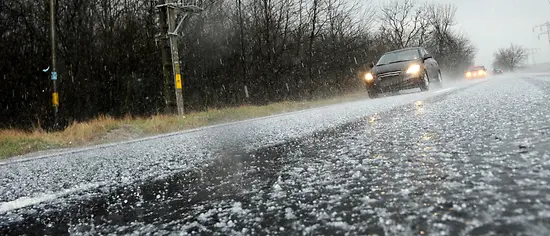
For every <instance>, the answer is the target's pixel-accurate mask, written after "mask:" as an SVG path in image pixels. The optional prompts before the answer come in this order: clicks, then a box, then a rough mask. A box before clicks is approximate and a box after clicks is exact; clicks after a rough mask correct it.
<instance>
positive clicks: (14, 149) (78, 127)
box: [0, 93, 366, 159]
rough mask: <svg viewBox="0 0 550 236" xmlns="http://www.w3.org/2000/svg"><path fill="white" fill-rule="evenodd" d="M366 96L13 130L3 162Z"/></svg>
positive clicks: (3, 145)
mask: <svg viewBox="0 0 550 236" xmlns="http://www.w3.org/2000/svg"><path fill="white" fill-rule="evenodd" d="M365 95H366V94H365V93H353V94H349V95H345V96H341V97H336V98H331V99H322V100H315V101H300V102H291V101H286V102H279V103H273V104H269V105H266V106H240V107H232V108H224V109H211V110H208V111H205V112H195V113H190V114H187V115H186V118H185V119H181V118H179V117H177V116H171V115H155V116H152V117H147V118H131V117H125V118H121V119H115V118H112V117H108V116H100V117H98V118H96V119H94V120H91V121H88V122H81V123H73V124H71V125H70V126H69V127H67V128H66V129H65V130H63V131H60V132H51V133H48V132H45V131H43V130H39V129H37V130H34V131H32V132H25V131H21V130H14V129H10V130H0V159H5V158H8V157H12V156H17V155H23V154H27V153H32V152H37V151H42V150H49V149H57V148H68V147H80V146H87V145H94V144H102V143H109V142H116V141H124V140H131V139H136V138H141V137H146V136H151V135H156V134H162V133H167V132H174V131H181V130H187V129H192V128H198V127H202V126H207V125H214V124H220V123H226V122H231V121H239V120H245V119H250V118H257V117H264V116H269V115H274V114H280V113H284V112H291V111H297V110H303V109H307V108H313V107H319V106H323V105H330V104H336V103H340V102H344V101H352V100H356V99H360V98H364V97H365Z"/></svg>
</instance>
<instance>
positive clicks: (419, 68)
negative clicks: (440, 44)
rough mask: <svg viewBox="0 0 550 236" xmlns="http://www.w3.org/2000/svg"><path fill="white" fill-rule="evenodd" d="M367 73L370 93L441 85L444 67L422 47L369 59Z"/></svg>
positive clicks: (376, 94) (374, 95)
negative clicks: (373, 61)
mask: <svg viewBox="0 0 550 236" xmlns="http://www.w3.org/2000/svg"><path fill="white" fill-rule="evenodd" d="M369 69H370V72H368V73H366V74H365V78H364V81H365V85H366V88H367V92H368V94H369V97H371V98H376V97H378V94H380V93H383V92H397V91H399V90H404V89H411V88H420V90H421V91H427V90H429V86H430V83H436V84H438V85H441V82H442V77H441V70H440V69H439V64H438V63H437V61H436V60H435V59H434V58H433V57H432V56H431V55H430V53H428V52H427V51H426V49H424V48H422V47H412V48H404V49H400V50H395V51H391V52H387V53H385V54H384V55H382V57H380V59H379V60H378V62H377V63H376V65H375V64H374V63H370V65H369Z"/></svg>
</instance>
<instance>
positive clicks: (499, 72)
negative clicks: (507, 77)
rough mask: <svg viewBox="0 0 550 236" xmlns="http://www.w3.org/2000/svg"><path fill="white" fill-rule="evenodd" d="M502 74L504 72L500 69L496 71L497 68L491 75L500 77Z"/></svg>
mask: <svg viewBox="0 0 550 236" xmlns="http://www.w3.org/2000/svg"><path fill="white" fill-rule="evenodd" d="M503 73H504V70H502V69H498V68H494V69H493V74H494V75H500V74H503Z"/></svg>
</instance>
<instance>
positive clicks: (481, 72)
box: [477, 70, 485, 75]
mask: <svg viewBox="0 0 550 236" xmlns="http://www.w3.org/2000/svg"><path fill="white" fill-rule="evenodd" d="M477 73H478V74H480V75H482V74H485V71H482V70H480V71H479V72H477Z"/></svg>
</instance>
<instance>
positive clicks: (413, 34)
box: [380, 0, 428, 48]
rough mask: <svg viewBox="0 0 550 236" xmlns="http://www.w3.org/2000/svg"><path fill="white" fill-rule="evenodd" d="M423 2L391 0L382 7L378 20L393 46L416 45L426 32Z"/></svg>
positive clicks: (420, 43) (423, 38) (422, 40)
mask: <svg viewBox="0 0 550 236" xmlns="http://www.w3.org/2000/svg"><path fill="white" fill-rule="evenodd" d="M426 9H427V8H426V5H425V4H419V3H418V2H417V1H416V0H393V1H391V2H390V3H388V4H387V5H385V6H383V7H382V10H381V16H380V21H381V24H382V28H381V30H382V32H383V33H384V34H385V35H387V36H388V37H389V40H390V43H391V45H392V47H393V48H405V47H410V46H418V45H422V44H423V43H424V40H425V37H426V34H427V32H428V31H427V26H428V20H427V11H426Z"/></svg>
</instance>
